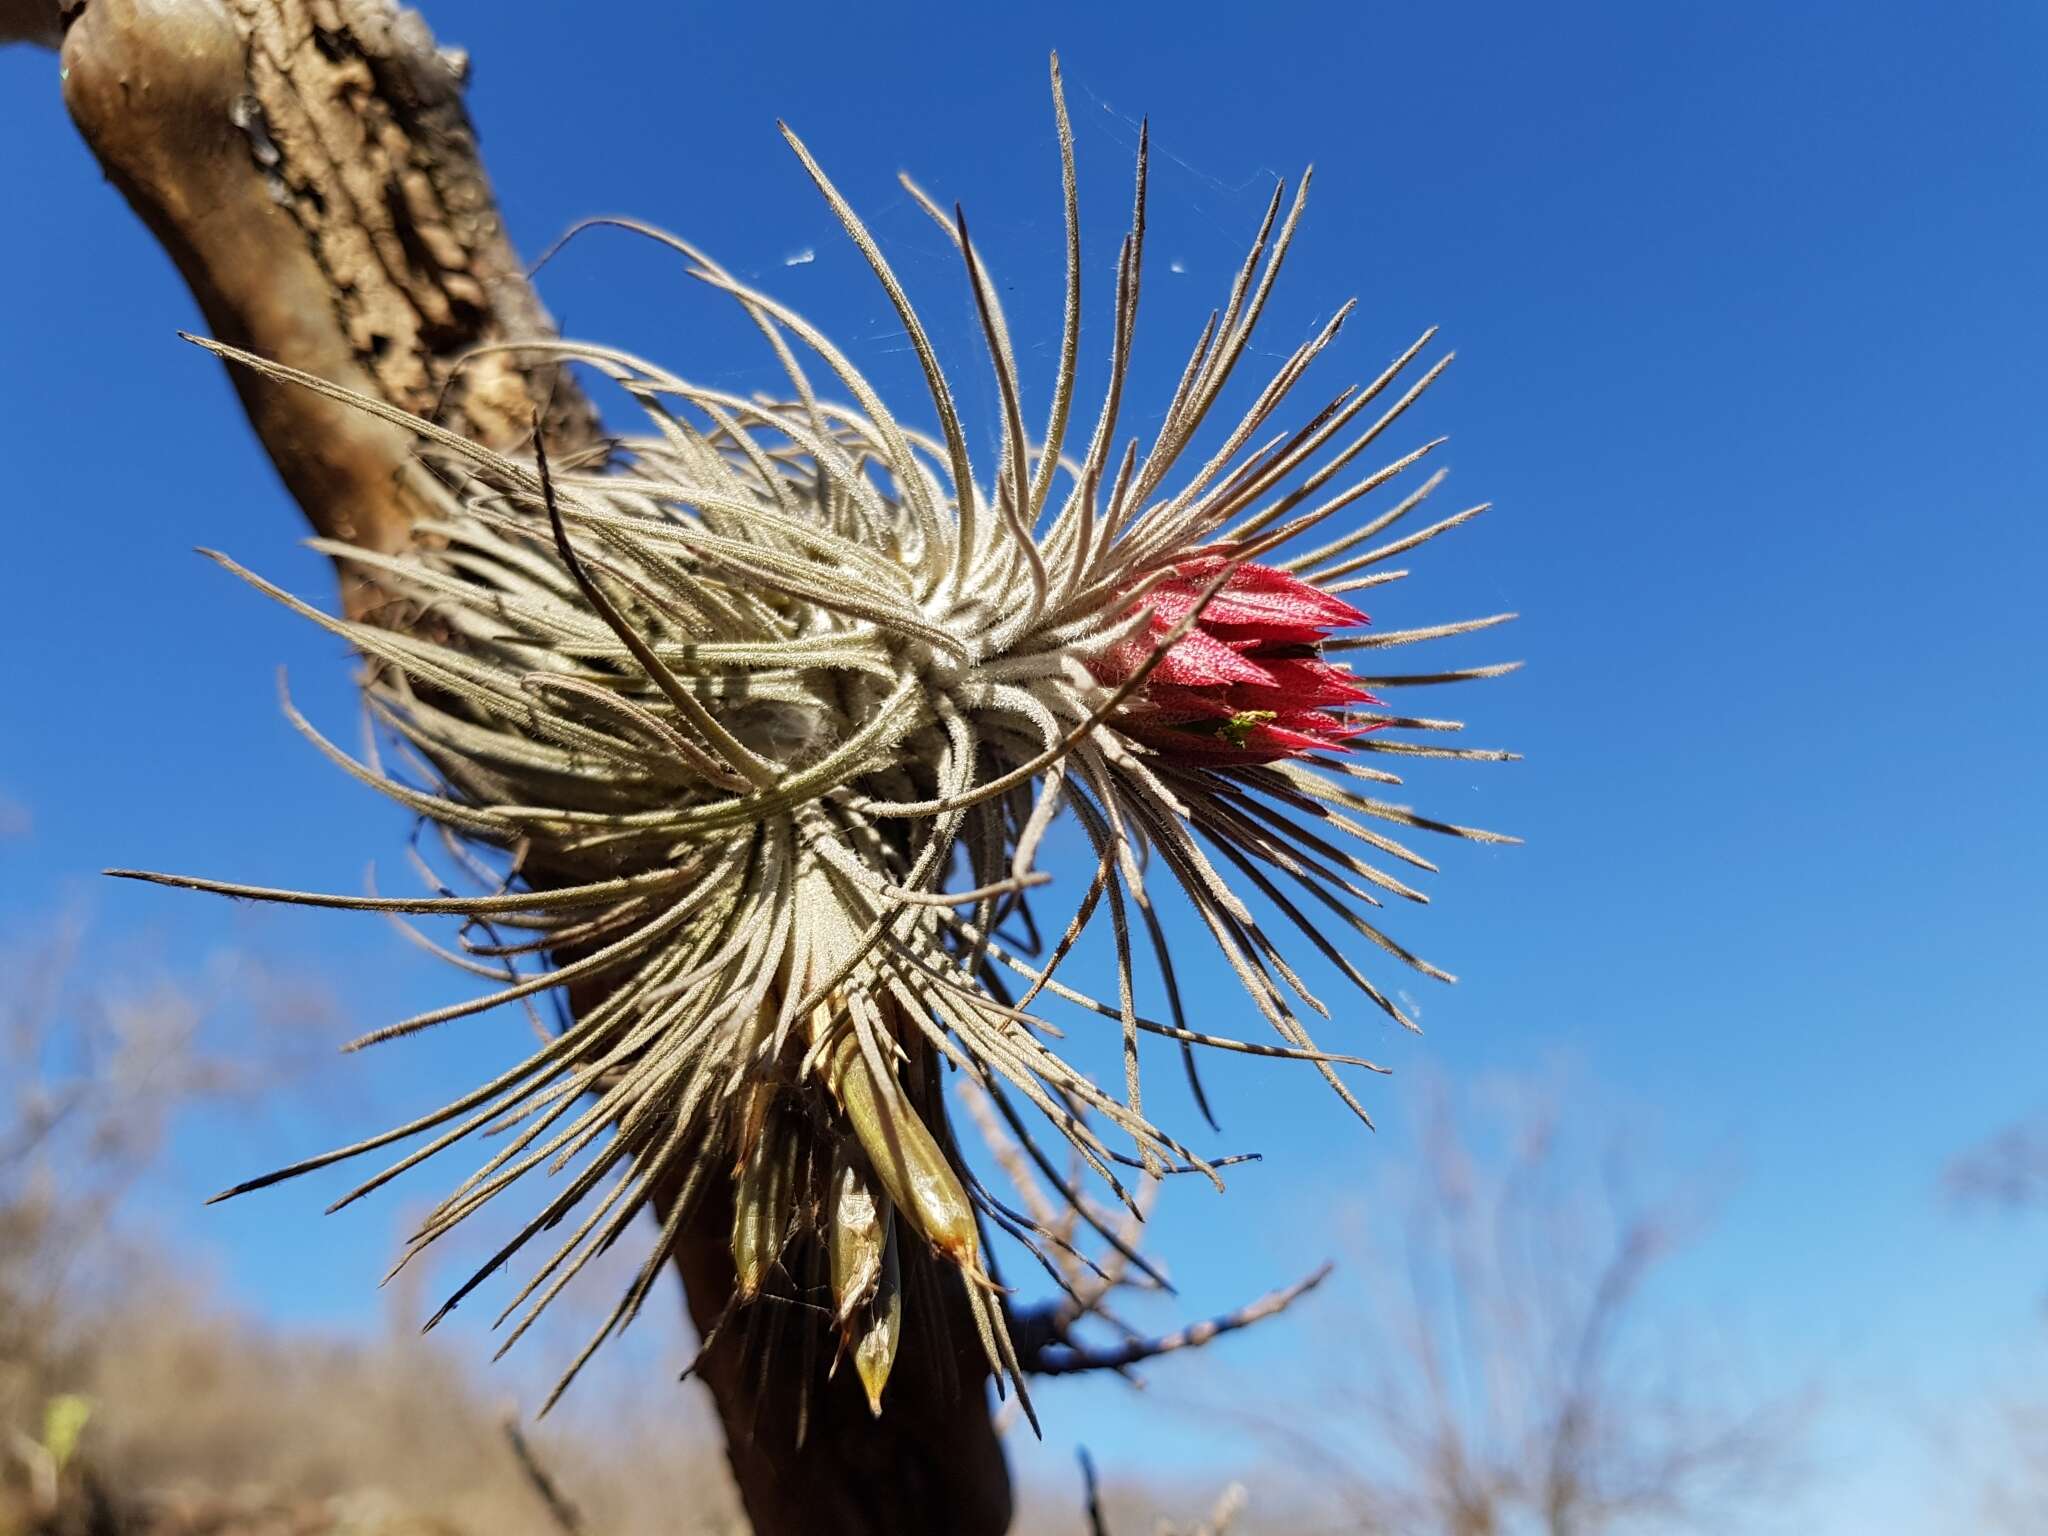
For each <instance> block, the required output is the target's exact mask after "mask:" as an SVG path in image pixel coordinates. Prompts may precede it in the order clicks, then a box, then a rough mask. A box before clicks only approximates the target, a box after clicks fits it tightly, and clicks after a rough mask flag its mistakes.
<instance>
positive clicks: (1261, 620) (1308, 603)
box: [1093, 555, 1380, 763]
mask: <svg viewBox="0 0 2048 1536" xmlns="http://www.w3.org/2000/svg"><path fill="white" fill-rule="evenodd" d="M1228 563H1229V557H1228V556H1225V555H1202V556H1198V557H1196V558H1195V559H1191V560H1185V561H1182V562H1181V563H1180V564H1179V565H1177V566H1176V567H1175V568H1174V574H1173V575H1172V576H1171V577H1170V578H1169V579H1168V580H1166V581H1164V582H1162V583H1161V584H1160V585H1159V586H1157V587H1155V588H1153V589H1152V590H1151V591H1150V592H1148V593H1147V594H1146V595H1145V597H1144V598H1143V599H1142V600H1141V601H1143V603H1144V604H1145V606H1146V607H1148V608H1149V609H1150V610H1151V614H1152V617H1151V620H1150V622H1149V623H1148V624H1147V625H1146V627H1145V631H1144V632H1143V633H1142V634H1138V635H1133V636H1131V637H1129V638H1128V639H1125V640H1123V641H1121V642H1120V643H1118V644H1117V645H1116V646H1114V647H1112V648H1111V649H1110V650H1109V651H1108V652H1106V653H1105V654H1104V655H1103V656H1102V657H1101V658H1100V659H1099V660H1098V661H1097V662H1096V663H1095V665H1094V669H1093V670H1094V672H1095V675H1096V676H1097V677H1099V678H1101V679H1102V680H1103V681H1104V682H1107V683H1117V682H1121V681H1123V680H1124V679H1125V678H1128V677H1129V676H1130V675H1131V674H1132V673H1134V672H1136V671H1137V669H1138V668H1139V667H1140V666H1142V665H1143V664H1144V662H1145V658H1146V657H1148V656H1150V655H1151V654H1152V651H1153V649H1154V648H1155V647H1156V646H1157V645H1158V644H1159V642H1160V641H1161V640H1162V639H1164V638H1165V637H1166V635H1167V634H1168V633H1169V632H1170V631H1171V630H1172V629H1173V627H1174V625H1175V624H1177V623H1179V622H1180V621H1181V620H1182V619H1184V618H1186V617H1187V615H1188V614H1189V613H1190V612H1192V611H1193V609H1194V607H1195V605H1196V604H1197V603H1198V602H1199V601H1200V600H1201V596H1202V592H1203V590H1204V589H1205V588H1206V587H1207V586H1208V585H1209V583H1210V582H1212V581H1214V580H1215V578H1216V576H1217V574H1218V573H1219V572H1221V571H1222V570H1223V569H1224V568H1225V567H1226V566H1227V565H1228ZM1366 622H1367V619H1366V616H1365V615H1364V614H1362V613H1360V612H1359V611H1358V610H1357V609H1356V608H1354V607H1352V606H1351V605H1350V604H1349V603H1347V602H1345V601H1344V600H1343V599H1342V598H1339V597H1334V596H1332V595H1331V594H1330V593H1328V592H1325V591H1323V590H1322V589H1321V588H1320V587H1317V586H1315V585H1313V584H1312V583H1310V582H1306V581H1303V580H1302V579H1301V578H1300V577H1298V576H1293V575H1290V574H1289V573H1288V572H1286V571H1282V570H1278V569H1275V568H1274V567H1272V566H1269V565H1239V566H1238V567H1237V568H1236V569H1235V570H1233V571H1231V573H1230V578H1229V580H1227V581H1226V582H1225V583H1224V584H1223V589H1222V590H1221V591H1220V592H1218V593H1216V595H1215V596H1214V597H1212V598H1210V599H1209V605H1208V606H1207V607H1206V608H1204V609H1203V610H1202V616H1201V618H1199V619H1198V620H1196V622H1195V626H1194V627H1193V628H1192V629H1190V630H1189V631H1188V632H1187V633H1186V634H1184V635H1182V636H1181V637H1180V639H1178V640H1176V641H1174V643H1173V644H1172V645H1170V646H1169V647H1167V650H1166V654H1165V655H1164V656H1162V657H1160V659H1159V664H1158V665H1157V666H1155V667H1154V668H1153V669H1152V671H1151V673H1150V674H1149V675H1148V676H1147V677H1146V679H1145V683H1144V686H1143V687H1142V688H1141V689H1140V690H1139V692H1138V694H1137V696H1136V697H1135V699H1133V701H1132V703H1131V705H1130V707H1129V709H1128V710H1127V712H1126V715H1125V718H1124V722H1123V723H1124V725H1125V727H1126V729H1128V730H1129V731H1130V732H1131V733H1132V734H1133V735H1135V736H1137V737H1139V738H1140V739H1142V740H1143V741H1145V742H1146V743H1147V744H1149V745H1151V746H1154V747H1157V748H1159V749H1161V750H1163V751H1177V752H1186V753H1195V754H1199V755H1202V756H1207V757H1223V758H1228V759H1230V760H1232V761H1235V762H1244V763H1263V762H1272V761H1273V760H1274V759H1276V758H1282V757H1294V756H1298V755H1300V754H1302V753H1305V752H1327V751H1335V752H1341V751H1343V750H1344V745H1345V743H1346V742H1347V741H1349V740H1350V739H1351V738H1352V737H1354V736H1358V735H1361V734H1362V733H1364V732H1365V731H1368V730H1371V729H1373V727H1372V726H1371V725H1368V724H1359V723H1357V722H1355V721H1353V720H1352V719H1351V718H1350V717H1348V716H1347V715H1344V714H1341V713H1336V712H1335V711H1338V710H1341V709H1343V708H1344V707H1346V706H1348V705H1352V704H1377V703H1379V702H1380V701H1379V700H1378V699H1376V698H1374V697H1373V696H1372V695H1371V694H1370V693H1368V692H1366V690H1365V689H1363V688H1361V687H1359V686H1358V684H1357V683H1355V682H1353V681H1352V678H1351V673H1350V670H1349V669H1348V668H1345V667H1340V666H1335V665H1333V664H1331V663H1330V662H1327V661H1324V660H1322V659H1321V653H1320V646H1321V644H1322V642H1323V639H1324V637H1325V636H1326V635H1327V634H1328V632H1329V631H1331V630H1333V629H1344V628H1349V627H1350V626H1352V625H1356V624H1364V623H1366Z"/></svg>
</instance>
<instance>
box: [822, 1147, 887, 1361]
mask: <svg viewBox="0 0 2048 1536" xmlns="http://www.w3.org/2000/svg"><path fill="white" fill-rule="evenodd" d="M893 1225H894V1224H893V1223H892V1222H891V1221H890V1220H889V1201H888V1197H887V1196H886V1195H883V1194H881V1193H879V1192H878V1191H876V1190H875V1188H874V1187H873V1186H872V1185H870V1184H869V1183H868V1181H867V1178H866V1176H865V1175H864V1174H862V1172H861V1171H860V1169H858V1168H856V1167H855V1166H854V1165H853V1164H852V1163H851V1162H845V1161H842V1162H841V1163H840V1165H839V1168H838V1171H837V1172H836V1173H834V1174H833V1177H832V1217H831V1227H830V1234H829V1239H828V1242H827V1245H826V1246H827V1248H828V1249H829V1250H830V1257H831V1262H832V1320H833V1321H834V1322H835V1323H837V1324H838V1325H839V1327H840V1329H841V1331H842V1332H844V1331H847V1327H848V1324H849V1323H850V1322H851V1321H852V1319H853V1316H854V1314H855V1313H856V1312H858V1311H859V1310H860V1309H861V1307H862V1305H863V1304H865V1303H866V1301H867V1300H868V1298H869V1297H870V1296H872V1295H874V1294H875V1288H876V1286H877V1285H879V1284H880V1283H881V1278H882V1265H883V1256H884V1253H885V1251H886V1250H887V1248H888V1246H889V1237H890V1233H891V1230H892V1228H893Z"/></svg>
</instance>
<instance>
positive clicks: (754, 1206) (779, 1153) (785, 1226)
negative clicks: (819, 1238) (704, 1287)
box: [732, 1108, 803, 1302]
mask: <svg viewBox="0 0 2048 1536" xmlns="http://www.w3.org/2000/svg"><path fill="white" fill-rule="evenodd" d="M788 1119H789V1117H788V1116H787V1115H785V1114H783V1113H782V1112H780V1111H779V1110H775V1109H772V1108H764V1109H763V1111H762V1118H761V1120H760V1123H759V1126H758V1128H757V1130H756V1133H755V1135H754V1140H753V1144H752V1146H751V1147H750V1148H749V1149H748V1151H747V1154H746V1157H745V1159H744V1161H743V1162H742V1163H741V1164H740V1171H739V1175H738V1177H737V1178H736V1180H735V1181H734V1185H733V1206H732V1265H733V1273H734V1275H735V1276H736V1277H737V1284H736V1286H735V1294H736V1295H737V1296H738V1298H739V1299H740V1300H741V1301H743V1302H744V1301H752V1300H753V1299H754V1298H755V1297H756V1296H758V1295H759V1294H760V1292H761V1287H762V1285H764V1284H765V1283H766V1282H767V1279H768V1272H769V1270H770V1269H771V1268H773V1267H774V1265H775V1264H776V1263H777V1261H778V1260H780V1258H781V1257H782V1245H783V1243H784V1242H786V1241H787V1240H788V1237H789V1229H790V1225H791V1223H792V1221H793V1220H794V1218H795V1216H796V1188H797V1162H798V1158H799V1155H800V1154H801V1152H802V1150H803V1149H802V1144H801V1143H800V1141H799V1140H798V1137H797V1135H796V1133H795V1130H794V1127H793V1126H791V1125H789V1124H788V1123H787V1121H788Z"/></svg>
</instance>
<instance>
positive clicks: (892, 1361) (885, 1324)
mask: <svg viewBox="0 0 2048 1536" xmlns="http://www.w3.org/2000/svg"><path fill="white" fill-rule="evenodd" d="M887 1226H888V1240H887V1241H886V1242H885V1243H884V1244H883V1245H882V1273H881V1275H880V1277H879V1278H878V1280H877V1282H876V1286H875V1294H874V1297H873V1299H872V1300H871V1301H869V1303H868V1305H867V1306H866V1308H865V1309H863V1312H862V1319H863V1327H862V1329H861V1332H860V1336H859V1337H858V1338H857V1339H855V1340H854V1345H853V1368H854V1371H855V1372H856V1373H857V1374H858V1375H859V1376H860V1384H861V1386H862V1388H864V1389H865V1390H866V1392H867V1394H868V1411H869V1412H870V1413H872V1414H874V1416H875V1417H876V1418H880V1417H881V1416H882V1389H883V1388H884V1387H886V1386H887V1385H888V1384H889V1372H890V1371H891V1370H893V1369H894V1368H895V1365H896V1346H897V1344H898V1343H899V1342H900V1341H901V1340H902V1338H903V1271H902V1267H901V1265H900V1263H899V1261H898V1258H897V1254H896V1223H895V1222H893V1221H891V1222H889V1223H887Z"/></svg>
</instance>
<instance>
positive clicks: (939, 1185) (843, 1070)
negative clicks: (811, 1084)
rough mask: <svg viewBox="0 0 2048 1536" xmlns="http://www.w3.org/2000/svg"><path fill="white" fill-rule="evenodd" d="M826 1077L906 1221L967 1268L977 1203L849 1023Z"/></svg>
mask: <svg viewBox="0 0 2048 1536" xmlns="http://www.w3.org/2000/svg"><path fill="white" fill-rule="evenodd" d="M825 1073H826V1082H827V1083H828V1084H829V1085H830V1086H831V1089H832V1093H833V1096H834V1097H836V1098H837V1099H838V1100H839V1102H840V1105H841V1106H842V1107H843V1108H844V1109H845V1110H846V1117H847V1119H848V1120H850V1121H852V1122H853V1133H854V1135H855V1136H856V1137H858V1138H859V1139H860V1144H861V1149H862V1150H863V1151H865V1152H866V1153H867V1155H868V1161H869V1162H870V1163H871V1164H872V1165H873V1166H874V1170H875V1177H876V1179H877V1180H878V1181H879V1182H880V1183H881V1186H882V1188H883V1190H884V1191H885V1192H886V1193H887V1194H888V1196H889V1198H890V1199H891V1200H893V1201H895V1203H896V1208H897V1209H898V1210H899V1211H901V1212H902V1213H903V1219H904V1220H905V1221H906V1222H908V1223H909V1224H910V1229H911V1230H912V1231H913V1232H915V1233H917V1235H918V1236H919V1237H922V1238H923V1239H924V1240H925V1241H926V1242H928V1243H930V1244H931V1245H932V1246H933V1247H934V1248H936V1249H938V1250H939V1251H940V1252H941V1253H943V1254H945V1255H946V1256H947V1257H948V1258H950V1259H951V1260H952V1261H953V1262H954V1263H956V1264H959V1265H961V1266H963V1267H965V1268H970V1269H971V1268H974V1267H975V1265H976V1254H977V1239H978V1234H977V1230H976V1228H975V1224H974V1207H973V1206H972V1205H970V1204H969V1203H968V1200H967V1191H966V1190H965V1189H963V1188H962V1187H961V1185H960V1177H959V1175H958V1174H956V1173H954V1172H953V1165H952V1164H951V1163H949V1162H948V1161H947V1160H946V1154H945V1153H944V1152H942V1151H941V1150H940V1149H939V1144H938V1143H937V1142H936V1141H934V1140H933V1139H932V1133H931V1132H930V1131H929V1130H927V1129H926V1128H925V1124H924V1121H923V1120H922V1119H920V1118H919V1117H918V1114H917V1111H915V1110H914V1109H912V1108H911V1107H910V1104H909V1102H908V1101H907V1100H906V1099H905V1098H904V1097H903V1090H902V1089H901V1088H899V1087H898V1086H897V1084H896V1080H895V1079H894V1078H893V1077H891V1078H887V1079H883V1080H881V1081H877V1080H876V1078H875V1075H874V1074H873V1073H872V1072H871V1071H869V1070H868V1064H867V1059H866V1057H865V1056H863V1055H862V1054H861V1048H860V1040H859V1038H858V1036H856V1035H855V1033H854V1032H853V1031H852V1030H851V1029H849V1030H847V1031H846V1032H845V1033H844V1034H843V1035H841V1036H840V1037H839V1039H838V1040H836V1041H834V1042H833V1045H832V1048H831V1051H830V1053H829V1055H828V1056H827V1058H826V1067H825Z"/></svg>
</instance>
